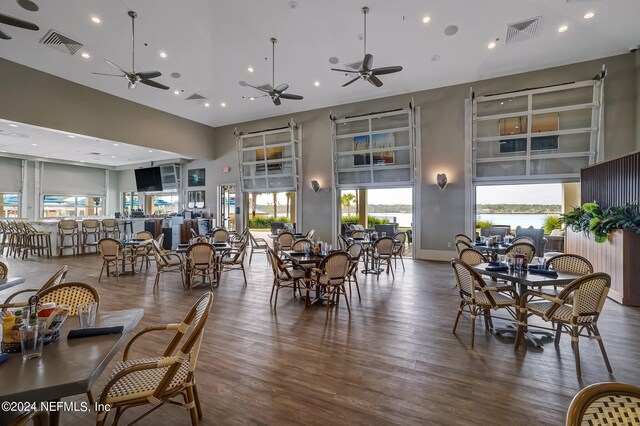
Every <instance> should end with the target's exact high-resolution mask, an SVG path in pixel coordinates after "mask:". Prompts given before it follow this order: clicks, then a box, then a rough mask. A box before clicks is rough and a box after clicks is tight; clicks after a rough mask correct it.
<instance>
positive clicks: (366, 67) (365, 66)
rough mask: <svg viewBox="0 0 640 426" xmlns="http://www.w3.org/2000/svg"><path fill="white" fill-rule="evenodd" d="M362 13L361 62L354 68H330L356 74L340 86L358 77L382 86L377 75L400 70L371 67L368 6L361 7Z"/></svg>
mask: <svg viewBox="0 0 640 426" xmlns="http://www.w3.org/2000/svg"><path fill="white" fill-rule="evenodd" d="M362 13H363V14H364V59H363V60H362V63H361V64H360V63H358V64H357V65H356V66H354V69H350V70H347V69H339V68H331V70H332V71H339V72H346V73H351V74H358V76H357V77H356V78H354V79H353V80H349V81H347V82H346V83H345V84H343V85H342V87H345V86H348V85H350V84H351V83H354V82H355V81H356V80H358V79H362V80H365V81H368V82H369V83H371V84H373V85H374V86H376V87H380V86H382V81H380V79H379V78H378V76H379V75H384V74H393V73H394V72H400V71H402V67H401V66H393V67H382V68H371V67H372V66H373V55H372V54H370V53H367V14H368V13H369V8H368V7H363V8H362Z"/></svg>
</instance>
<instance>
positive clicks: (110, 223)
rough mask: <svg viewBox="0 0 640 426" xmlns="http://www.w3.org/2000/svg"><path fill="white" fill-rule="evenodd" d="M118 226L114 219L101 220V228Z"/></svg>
mask: <svg viewBox="0 0 640 426" xmlns="http://www.w3.org/2000/svg"><path fill="white" fill-rule="evenodd" d="M117 226H118V221H117V220H115V219H102V227H103V228H115V227H117Z"/></svg>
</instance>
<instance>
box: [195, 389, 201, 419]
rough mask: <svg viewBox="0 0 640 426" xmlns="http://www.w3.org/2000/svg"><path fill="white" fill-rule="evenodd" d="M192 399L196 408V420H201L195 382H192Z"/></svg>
mask: <svg viewBox="0 0 640 426" xmlns="http://www.w3.org/2000/svg"><path fill="white" fill-rule="evenodd" d="M193 399H194V400H195V403H196V410H197V411H198V420H202V407H201V406H200V398H199V397H198V388H197V387H196V384H195V382H194V383H193Z"/></svg>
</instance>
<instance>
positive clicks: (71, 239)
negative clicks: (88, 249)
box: [58, 219, 80, 256]
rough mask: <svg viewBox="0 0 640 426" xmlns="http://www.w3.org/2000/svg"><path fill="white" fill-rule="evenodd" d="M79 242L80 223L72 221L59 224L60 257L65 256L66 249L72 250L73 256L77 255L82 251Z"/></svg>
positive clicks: (62, 221)
mask: <svg viewBox="0 0 640 426" xmlns="http://www.w3.org/2000/svg"><path fill="white" fill-rule="evenodd" d="M79 240H80V233H79V232H78V222H76V221H75V220H72V219H63V220H61V221H60V222H58V256H63V255H64V250H65V249H72V250H73V255H74V256H75V255H77V254H78V251H79V249H80V241H79Z"/></svg>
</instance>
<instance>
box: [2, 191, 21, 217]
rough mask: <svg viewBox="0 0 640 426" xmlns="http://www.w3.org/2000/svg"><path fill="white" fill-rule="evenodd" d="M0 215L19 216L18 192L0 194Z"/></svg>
mask: <svg viewBox="0 0 640 426" xmlns="http://www.w3.org/2000/svg"><path fill="white" fill-rule="evenodd" d="M0 217H20V194H16V193H5V194H0Z"/></svg>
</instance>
